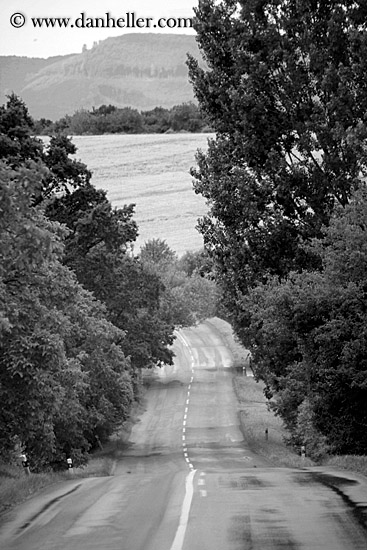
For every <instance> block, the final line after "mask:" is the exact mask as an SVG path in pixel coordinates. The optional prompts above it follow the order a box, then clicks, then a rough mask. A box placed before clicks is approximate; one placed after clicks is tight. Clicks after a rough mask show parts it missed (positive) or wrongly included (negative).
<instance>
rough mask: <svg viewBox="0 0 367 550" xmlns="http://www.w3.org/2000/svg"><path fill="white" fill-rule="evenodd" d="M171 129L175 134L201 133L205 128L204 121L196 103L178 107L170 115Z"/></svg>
mask: <svg viewBox="0 0 367 550" xmlns="http://www.w3.org/2000/svg"><path fill="white" fill-rule="evenodd" d="M170 123H171V128H172V130H174V131H175V132H180V131H182V130H184V131H186V132H200V131H201V129H202V127H203V119H202V116H201V114H200V111H199V108H198V107H197V106H196V105H195V104H194V103H183V104H182V105H176V106H175V107H173V108H172V109H171V113H170Z"/></svg>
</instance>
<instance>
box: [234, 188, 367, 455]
mask: <svg viewBox="0 0 367 550" xmlns="http://www.w3.org/2000/svg"><path fill="white" fill-rule="evenodd" d="M366 230H367V191H366V188H365V186H363V187H362V188H361V189H360V190H359V191H358V192H356V193H355V194H354V195H353V197H352V200H351V202H350V204H349V205H347V206H346V207H345V208H338V209H337V211H336V213H335V214H334V215H333V217H332V219H331V221H330V225H329V227H328V228H325V229H324V234H323V238H322V239H316V240H315V241H314V242H313V243H312V244H311V245H310V247H311V248H312V249H313V251H314V252H315V253H317V254H319V255H320V257H321V259H322V268H323V270H322V272H320V273H319V272H309V273H302V274H299V273H291V274H290V275H289V277H288V278H287V280H284V281H283V282H279V280H276V279H274V280H272V281H271V283H268V284H267V285H258V286H257V287H255V288H254V289H253V290H251V292H250V293H249V295H248V297H247V298H246V299H245V300H244V303H243V306H244V307H246V308H248V309H249V312H250V315H251V325H250V327H249V328H248V329H244V334H243V338H245V339H247V341H249V342H250V343H251V346H252V349H253V350H254V358H255V365H256V373H257V376H258V377H260V378H262V379H263V380H265V381H266V383H267V386H268V390H267V395H268V396H269V397H271V396H272V395H274V396H275V397H274V399H275V400H274V402H273V408H274V410H275V411H276V412H277V413H278V414H279V415H280V416H282V418H283V419H284V420H285V422H286V424H287V426H288V428H289V429H290V430H291V433H292V441H293V442H295V443H298V444H300V443H301V442H302V441H300V438H304V439H308V440H309V445H310V446H311V448H313V449H314V451H313V452H314V454H315V456H316V457H318V455H319V453H320V449H321V450H322V449H324V451H325V449H326V448H329V450H330V451H331V452H335V453H355V454H361V453H362V454H363V453H364V451H365V447H366V443H367V440H366V436H365V430H364V429H363V427H365V426H366V423H367V408H366V403H367V399H366V397H367V384H366V382H367V362H366V349H367V348H366V345H367V334H366V321H367V319H366V311H367V302H366V296H367V294H366V291H367V288H366V275H367V273H366V269H367V245H366V242H367V241H366Z"/></svg>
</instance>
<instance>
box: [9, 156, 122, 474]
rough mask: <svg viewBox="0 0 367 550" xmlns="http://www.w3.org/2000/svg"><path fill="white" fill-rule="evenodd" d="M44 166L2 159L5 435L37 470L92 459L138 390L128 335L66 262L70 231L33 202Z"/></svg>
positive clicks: (119, 420)
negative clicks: (125, 343) (123, 344)
mask: <svg viewBox="0 0 367 550" xmlns="http://www.w3.org/2000/svg"><path fill="white" fill-rule="evenodd" d="M44 171H45V168H42V167H41V168H40V167H39V166H38V165H37V164H35V163H33V164H29V166H28V167H25V166H22V167H19V168H15V169H12V168H10V167H9V166H7V165H6V164H4V163H3V164H1V166H0V198H1V214H2V215H1V217H0V260H1V261H0V399H1V403H2V407H1V412H0V441H1V448H2V455H4V454H6V453H7V452H10V451H11V450H12V448H13V446H14V445H15V443H17V442H18V443H21V444H22V446H23V447H26V450H27V453H28V454H29V456H30V457H31V461H32V467H33V468H37V469H42V468H44V467H47V466H48V467H49V466H57V465H58V464H60V463H62V464H65V459H66V454H65V453H68V454H69V455H70V454H71V455H72V456H73V457H74V458H75V460H76V463H77V464H78V463H82V462H84V461H85V458H86V452H87V451H88V449H89V448H91V447H92V446H93V445H94V444H95V436H96V435H100V437H101V438H102V437H107V435H109V434H110V433H111V432H112V431H113V430H114V429H115V428H116V426H117V425H118V424H119V423H120V422H121V420H123V419H124V418H126V416H127V414H128V412H129V410H130V404H131V400H132V397H133V394H132V384H131V375H130V364H129V362H128V361H127V360H126V358H125V356H124V355H123V353H122V351H121V348H120V347H119V346H118V343H119V342H120V341H121V340H122V339H123V338H124V333H123V332H121V331H120V330H119V329H118V328H116V327H115V326H113V325H112V324H111V323H109V322H108V321H107V319H106V316H105V314H106V312H105V310H104V308H103V307H102V306H101V304H100V303H98V302H97V301H96V300H95V298H94V297H93V296H92V295H91V294H90V293H88V292H87V291H86V290H84V289H83V288H82V287H81V286H80V285H79V284H78V282H77V280H76V278H75V276H74V275H73V274H72V272H71V271H70V270H69V269H68V268H66V267H65V266H63V265H62V264H61V263H60V261H59V258H60V256H61V254H62V252H63V247H62V239H63V238H64V235H65V229H62V228H61V226H60V225H59V224H58V223H55V222H51V221H50V220H48V219H47V218H46V217H45V216H44V215H43V213H42V212H41V210H40V209H39V208H37V207H35V206H34V197H35V196H37V194H38V193H39V192H40V190H41V189H42V177H43V175H44Z"/></svg>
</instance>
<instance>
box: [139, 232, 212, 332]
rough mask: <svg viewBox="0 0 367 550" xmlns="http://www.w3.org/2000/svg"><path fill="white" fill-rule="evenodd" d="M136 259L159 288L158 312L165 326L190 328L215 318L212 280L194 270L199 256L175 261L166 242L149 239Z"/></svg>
mask: <svg viewBox="0 0 367 550" xmlns="http://www.w3.org/2000/svg"><path fill="white" fill-rule="evenodd" d="M202 255H203V256H205V254H202ZM140 258H141V261H142V263H143V265H144V266H146V268H148V269H149V270H150V271H151V272H153V273H155V274H156V275H157V276H158V277H159V279H160V280H161V282H162V284H163V287H162V292H161V296H160V312H161V315H162V317H163V318H164V319H165V320H166V321H167V322H169V323H171V324H172V325H175V326H191V325H194V324H196V323H197V322H200V321H202V320H204V319H206V318H208V317H212V316H213V315H215V313H216V308H217V302H218V289H217V287H216V284H215V283H214V281H213V280H209V279H208V278H206V277H205V276H204V272H203V271H199V269H196V267H197V266H202V258H201V255H200V254H195V253H187V254H185V256H183V258H181V259H178V257H177V255H176V253H175V252H174V251H173V250H171V249H170V247H169V246H168V245H167V243H166V241H162V240H161V239H152V240H150V241H147V242H146V243H145V245H144V246H143V247H142V249H141V251H140ZM199 258H200V260H199ZM194 264H195V266H194ZM200 269H201V270H202V269H203V268H202V267H200Z"/></svg>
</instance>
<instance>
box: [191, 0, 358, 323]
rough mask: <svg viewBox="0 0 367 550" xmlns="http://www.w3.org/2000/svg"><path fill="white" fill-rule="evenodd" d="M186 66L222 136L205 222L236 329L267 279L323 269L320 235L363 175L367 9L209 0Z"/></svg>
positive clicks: (207, 174)
mask: <svg viewBox="0 0 367 550" xmlns="http://www.w3.org/2000/svg"><path fill="white" fill-rule="evenodd" d="M195 15H196V17H195V18H194V28H195V30H196V32H197V41H198V44H199V47H200V49H201V51H202V53H203V55H204V58H205V61H206V63H207V66H208V68H207V69H205V68H202V67H200V66H199V63H198V62H197V61H196V60H195V59H193V58H192V57H189V61H188V65H189V74H190V78H191V81H192V83H193V86H194V92H195V94H196V97H197V99H198V101H199V105H200V108H201V110H202V111H203V112H204V113H205V114H206V115H207V117H208V119H209V123H210V124H211V125H212V127H213V128H214V130H215V132H216V138H215V139H213V140H211V141H210V143H209V149H208V152H207V153H206V154H204V153H202V152H199V153H198V155H197V161H198V168H197V169H195V170H193V175H194V177H195V183H194V188H195V191H196V192H197V193H200V194H202V195H203V196H204V197H205V198H206V199H207V201H208V205H209V212H208V214H207V215H206V216H204V217H203V218H202V219H201V221H200V230H201V232H202V233H203V236H204V242H205V246H206V248H207V250H208V251H209V252H210V253H211V255H212V257H213V258H214V259H215V261H216V265H217V278H218V281H219V282H220V283H221V285H222V287H223V288H224V293H225V298H226V303H227V307H228V309H229V311H230V312H231V313H232V315H233V319H234V321H235V325H236V327H238V328H240V327H241V325H243V324H246V323H248V318H247V315H246V312H244V311H243V310H242V306H241V303H242V297H243V296H244V295H245V294H246V292H247V291H248V289H249V288H251V287H252V286H253V285H254V284H256V283H257V282H258V281H263V280H266V278H267V277H268V276H269V275H270V276H272V275H275V276H277V277H281V278H282V277H285V276H286V275H287V273H289V272H290V271H291V270H292V269H296V270H300V269H304V268H315V267H319V261H318V259H317V257H315V256H314V255H313V251H310V250H306V251H305V249H304V247H303V243H304V242H308V241H309V240H310V239H311V238H313V237H317V236H320V234H321V232H320V231H321V227H322V225H323V224H327V223H328V220H329V219H330V216H331V214H332V211H333V209H334V207H335V205H337V204H342V205H346V204H347V203H348V201H349V200H350V196H351V193H352V191H353V189H354V188H355V187H356V186H358V183H359V178H360V175H361V174H365V173H366V147H365V138H366V137H367V126H366V123H367V120H366V113H367V94H366V91H365V78H364V74H365V70H366V59H367V58H366V51H367V32H366V30H365V26H364V22H365V19H366V15H367V6H366V5H365V3H362V2H355V1H351V0H345V1H343V2H340V1H336V0H327V1H325V2H313V1H312V0H306V1H305V2H302V3H300V2H298V1H296V0H284V1H278V0H265V1H264V0H251V1H240V2H238V1H235V0H223V1H220V2H217V1H214V0H201V1H200V2H199V6H198V8H197V9H196V10H195Z"/></svg>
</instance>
